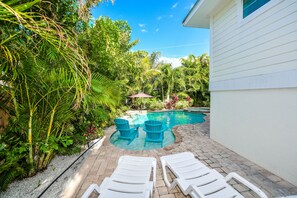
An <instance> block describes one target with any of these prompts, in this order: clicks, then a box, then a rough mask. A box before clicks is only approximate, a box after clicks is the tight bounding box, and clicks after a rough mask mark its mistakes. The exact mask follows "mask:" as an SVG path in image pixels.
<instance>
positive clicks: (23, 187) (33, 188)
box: [0, 151, 91, 198]
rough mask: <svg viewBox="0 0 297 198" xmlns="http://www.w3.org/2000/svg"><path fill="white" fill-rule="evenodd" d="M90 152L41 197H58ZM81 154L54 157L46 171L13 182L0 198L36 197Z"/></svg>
mask: <svg viewBox="0 0 297 198" xmlns="http://www.w3.org/2000/svg"><path fill="white" fill-rule="evenodd" d="M90 152H91V151H87V152H86V153H85V154H84V155H83V156H82V157H81V158H80V159H79V160H77V161H76V162H75V163H74V164H73V165H72V166H71V167H70V168H69V169H68V170H67V171H66V172H65V173H64V174H63V175H62V176H61V177H60V178H59V179H58V180H57V181H56V182H55V183H54V184H53V185H52V186H51V187H50V188H49V189H47V191H46V192H45V193H44V194H43V195H42V197H51V198H52V197H59V195H60V194H61V192H62V191H63V189H64V188H65V187H66V186H67V185H68V184H69V182H70V181H71V179H72V176H74V174H75V172H76V171H77V170H78V169H79V168H80V166H81V165H82V164H83V162H84V160H85V159H86V158H87V156H88V155H89V153H90ZM81 153H82V152H81ZM81 153H78V154H75V155H70V156H56V157H55V158H54V159H53V160H52V161H51V162H50V164H49V165H48V168H47V169H46V170H44V171H43V172H39V173H38V174H36V175H35V176H33V177H28V178H24V179H22V180H17V181H14V182H13V183H11V184H10V185H9V187H8V189H7V191H5V192H2V193H0V197H1V198H2V197H3V198H11V197H21V198H34V197H38V196H39V195H40V194H41V193H42V191H43V190H44V189H45V188H46V187H47V186H48V185H49V184H50V183H51V182H52V181H53V180H54V179H55V178H56V177H57V176H58V175H59V174H61V173H62V172H63V171H64V170H65V169H66V168H67V167H68V166H69V165H70V164H71V163H72V162H74V161H75V160H76V159H77V157H78V156H79V155H80V154H81Z"/></svg>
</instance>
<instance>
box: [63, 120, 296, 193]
mask: <svg viewBox="0 0 297 198" xmlns="http://www.w3.org/2000/svg"><path fill="white" fill-rule="evenodd" d="M205 118H206V122H204V123H202V124H194V125H182V126H178V127H176V128H175V130H176V132H177V133H178V134H179V136H180V137H179V138H180V139H181V141H180V143H175V144H173V145H172V146H168V147H165V148H163V149H156V150H146V151H131V150H124V149H120V148H117V147H115V146H113V145H112V144H110V142H109V137H110V135H111V134H112V133H113V132H114V131H115V128H114V127H110V128H109V129H108V130H107V131H106V134H105V135H106V138H105V140H104V142H103V144H102V146H101V147H100V148H99V149H93V150H92V151H91V154H90V155H88V157H87V159H86V160H85V162H84V164H83V165H82V166H81V168H80V169H79V170H78V171H77V173H76V174H75V176H74V177H73V179H72V180H73V181H72V184H71V187H68V188H66V189H64V191H63V193H62V194H61V195H60V197H64V198H66V197H81V196H82V194H83V193H84V191H85V190H86V189H87V188H88V186H89V185H90V184H92V183H97V184H100V183H101V182H102V180H103V179H104V178H105V177H109V176H110V175H111V174H112V172H113V170H114V169H115V168H116V165H117V161H118V159H119V157H120V156H122V155H135V156H152V157H155V158H156V159H157V164H158V167H157V183H156V189H155V191H154V196H153V197H154V198H159V197H160V198H181V197H185V196H184V195H183V194H182V193H181V191H180V189H179V188H178V187H177V188H175V189H173V190H172V191H171V192H168V189H167V187H166V186H165V183H164V180H163V176H162V169H161V162H160V157H161V156H164V155H168V154H172V153H178V152H184V151H190V152H193V153H194V155H195V156H196V157H197V158H198V159H199V160H200V161H202V162H203V163H204V164H206V165H207V166H208V167H210V168H214V169H216V170H217V171H219V172H220V173H221V174H223V175H226V174H228V173H230V172H233V171H234V172H237V173H238V174H240V175H241V176H243V177H245V178H246V179H247V180H249V181H251V182H252V183H253V184H255V185H256V186H258V187H260V188H261V189H262V190H263V191H264V192H265V193H266V194H267V196H268V197H280V196H288V195H297V187H296V186H294V185H292V184H290V183H289V182H287V181H285V180H283V179H282V178H280V177H278V176H276V175H274V174H272V173H271V172H269V171H267V170H265V169H263V168H262V167H260V166H258V165H256V164H255V163H253V162H251V161H249V160H247V159H246V158H244V157H241V156H240V155H238V154H236V153H235V152H233V151H231V150H229V149H227V148H226V147H224V146H222V145H221V144H219V143H217V142H215V141H213V140H212V139H210V138H209V115H207V116H206V117H205ZM169 176H170V177H173V175H172V174H170V175H169ZM230 184H231V185H232V186H233V187H234V188H236V189H237V190H238V191H239V192H240V193H241V194H242V195H243V196H244V197H247V198H249V197H257V196H255V195H254V193H253V192H251V191H250V190H249V189H247V188H246V187H245V186H243V185H241V184H239V183H237V182H236V181H234V180H231V181H230ZM96 195H97V196H96ZM91 197H98V194H96V193H93V194H92V196H91Z"/></svg>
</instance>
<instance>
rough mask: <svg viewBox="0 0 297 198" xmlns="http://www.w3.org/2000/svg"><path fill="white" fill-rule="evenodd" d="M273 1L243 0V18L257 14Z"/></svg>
mask: <svg viewBox="0 0 297 198" xmlns="http://www.w3.org/2000/svg"><path fill="white" fill-rule="evenodd" d="M269 1H271V0H243V18H245V17H247V16H248V15H250V14H252V13H253V12H255V11H256V10H257V9H259V8H260V7H262V6H263V5H265V4H266V3H268V2H269Z"/></svg>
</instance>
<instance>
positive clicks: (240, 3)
mask: <svg viewBox="0 0 297 198" xmlns="http://www.w3.org/2000/svg"><path fill="white" fill-rule="evenodd" d="M282 1H284V0H270V1H269V2H267V3H266V4H264V5H263V6H261V7H259V8H258V9H257V10H255V11H254V12H252V13H250V14H249V15H248V16H246V17H245V18H243V0H238V1H237V2H238V3H237V7H238V18H239V24H240V25H244V24H246V23H248V22H250V21H251V20H253V19H254V18H256V17H258V16H259V15H261V14H263V13H264V12H266V11H267V10H269V9H271V8H272V7H274V6H275V5H277V4H279V3H280V2H282Z"/></svg>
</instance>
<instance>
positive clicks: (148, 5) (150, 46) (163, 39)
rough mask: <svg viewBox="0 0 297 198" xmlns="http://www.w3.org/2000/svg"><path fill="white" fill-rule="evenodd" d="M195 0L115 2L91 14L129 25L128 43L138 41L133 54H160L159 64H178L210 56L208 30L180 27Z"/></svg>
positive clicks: (96, 8)
mask: <svg viewBox="0 0 297 198" xmlns="http://www.w3.org/2000/svg"><path fill="white" fill-rule="evenodd" d="M195 2H196V0H141V1H137V0H115V2H114V3H113V4H112V3H111V2H110V1H109V2H106V1H104V3H101V4H99V5H98V6H97V7H95V8H94V9H93V10H92V15H93V17H94V18H95V19H97V18H99V17H100V16H108V17H110V18H111V19H113V20H124V21H128V24H129V25H130V27H131V28H132V35H131V40H132V41H133V40H139V42H138V44H137V45H136V46H135V47H133V48H132V50H134V51H137V50H145V51H147V52H149V53H152V52H161V58H160V60H161V61H163V62H165V63H167V62H168V63H172V64H173V67H177V66H179V64H180V58H183V57H187V56H188V55H190V54H194V55H196V56H199V55H201V54H203V53H208V54H209V30H208V29H199V28H190V27H183V25H182V21H183V20H184V18H185V17H186V15H187V14H188V12H189V11H190V9H191V7H192V6H193V5H194V4H195Z"/></svg>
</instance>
